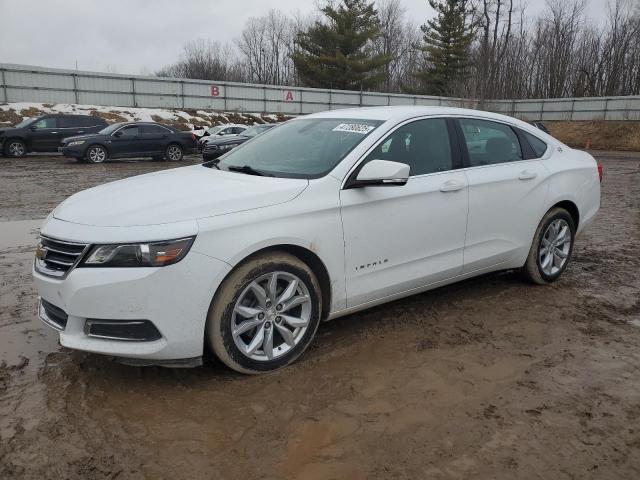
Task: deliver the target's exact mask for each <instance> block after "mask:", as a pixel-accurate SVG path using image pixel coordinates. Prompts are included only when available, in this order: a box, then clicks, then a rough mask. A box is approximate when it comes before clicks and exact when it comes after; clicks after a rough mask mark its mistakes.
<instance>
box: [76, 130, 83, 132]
mask: <svg viewBox="0 0 640 480" xmlns="http://www.w3.org/2000/svg"><path fill="white" fill-rule="evenodd" d="M76 133H84V130H78V131H77V132H76Z"/></svg>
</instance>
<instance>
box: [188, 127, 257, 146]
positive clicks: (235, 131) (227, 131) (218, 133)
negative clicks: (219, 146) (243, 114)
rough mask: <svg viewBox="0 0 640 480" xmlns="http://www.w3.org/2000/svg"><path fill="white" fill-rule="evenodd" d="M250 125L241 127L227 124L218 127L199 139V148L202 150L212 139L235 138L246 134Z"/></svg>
mask: <svg viewBox="0 0 640 480" xmlns="http://www.w3.org/2000/svg"><path fill="white" fill-rule="evenodd" d="M247 128H249V126H248V125H240V124H236V123H226V124H224V125H216V126H215V127H211V128H209V129H208V130H205V131H204V134H203V135H202V136H201V137H200V138H199V139H198V147H199V148H200V149H202V148H203V147H204V144H205V143H206V142H208V141H209V140H211V139H214V138H219V137H235V136H236V135H240V134H241V133H242V132H244V131H245V130H246V129H247Z"/></svg>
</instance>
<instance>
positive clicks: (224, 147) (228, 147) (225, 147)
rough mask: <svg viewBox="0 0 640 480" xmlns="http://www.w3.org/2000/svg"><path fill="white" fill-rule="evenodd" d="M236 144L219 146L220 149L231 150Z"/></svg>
mask: <svg viewBox="0 0 640 480" xmlns="http://www.w3.org/2000/svg"><path fill="white" fill-rule="evenodd" d="M233 147H235V145H220V146H219V147H218V148H219V149H220V150H231V149H232V148H233Z"/></svg>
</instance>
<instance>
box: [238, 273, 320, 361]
mask: <svg viewBox="0 0 640 480" xmlns="http://www.w3.org/2000/svg"><path fill="white" fill-rule="evenodd" d="M311 314H312V303H311V296H310V295H309V288H308V287H307V286H306V285H305V284H304V282H303V281H302V280H300V278H298V277H297V276H296V275H294V274H292V273H289V272H283V271H279V272H271V273H268V274H265V275H262V276H260V277H258V278H257V279H255V280H254V281H252V282H251V283H250V284H249V285H248V286H247V287H246V288H245V289H244V290H243V291H242V293H241V294H240V296H239V297H238V300H237V301H236V303H235V305H234V309H233V314H232V317H231V334H232V337H233V341H234V343H235V344H236V346H237V347H238V349H239V350H240V352H242V354H243V355H245V356H246V357H249V358H251V359H253V360H257V361H263V362H264V361H270V360H273V359H276V358H278V357H281V356H282V355H285V354H286V353H287V352H289V351H290V350H291V349H293V348H295V347H296V345H298V344H299V343H300V341H301V340H302V338H303V336H304V334H305V332H306V330H307V327H308V326H309V322H310V320H311Z"/></svg>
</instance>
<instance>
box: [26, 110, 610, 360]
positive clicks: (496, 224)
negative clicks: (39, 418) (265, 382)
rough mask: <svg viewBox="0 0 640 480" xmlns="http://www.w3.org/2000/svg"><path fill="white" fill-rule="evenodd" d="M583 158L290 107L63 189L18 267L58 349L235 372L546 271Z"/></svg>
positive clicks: (505, 136) (542, 138) (588, 173)
mask: <svg viewBox="0 0 640 480" xmlns="http://www.w3.org/2000/svg"><path fill="white" fill-rule="evenodd" d="M600 175H601V170H600V167H599V166H598V165H597V163H596V161H595V160H594V159H593V158H592V157H591V156H590V155H589V154H588V153H585V152H582V151H578V150H573V149H571V148H569V147H567V146H566V145H564V144H562V143H560V142H559V141H558V140H556V139H554V138H552V137H551V136H549V135H547V134H545V133H543V132H542V131H540V130H538V129H536V128H535V127H533V126H531V125H529V124H527V123H524V122H521V121H518V120H515V119H513V118H510V117H505V116H502V115H496V114H491V113H485V112H480V111H474V110H461V109H454V108H435V107H376V108H362V109H351V110H342V111H330V112H324V113H318V114H314V115H309V116H305V117H300V118H297V119H294V120H291V121H290V122H287V123H286V124H284V125H282V126H279V127H277V128H274V129H273V130H271V131H269V132H267V133H265V134H264V135H260V136H258V137H256V138H255V139H252V140H250V141H248V142H246V143H245V144H243V145H242V146H240V147H238V148H237V149H234V150H232V151H231V152H230V153H228V154H227V155H225V156H223V157H221V158H220V159H217V160H214V161H211V162H208V163H205V164H202V165H195V166H189V167H184V168H178V169H173V170H165V171H161V172H156V173H151V174H147V175H142V176H139V177H135V178H129V179H126V180H120V181H117V182H113V183H109V184H106V185H102V186H98V187H95V188H91V189H89V190H85V191H83V192H80V193H77V194H75V195H73V196H72V197H70V198H69V199H67V200H66V201H64V202H63V203H62V204H60V205H59V206H58V207H57V208H56V209H55V210H54V211H53V212H52V213H51V214H50V215H49V217H48V218H47V219H46V221H45V222H44V225H43V226H42V231H41V235H42V238H41V242H40V244H39V246H38V249H37V252H36V260H35V265H34V277H35V282H36V285H37V289H38V291H39V293H40V296H41V302H40V307H39V316H40V318H41V319H42V320H43V321H44V322H45V323H46V324H48V325H49V326H51V327H53V328H55V329H56V330H58V331H59V334H60V342H61V343H62V345H64V346H66V347H69V348H75V349H79V350H86V351H90V352H96V353H101V354H107V355H111V356H116V357H121V358H122V359H123V361H126V362H129V363H137V364H164V365H197V364H199V363H200V361H201V360H200V359H201V358H202V355H203V352H204V350H205V348H210V349H211V350H212V351H213V352H214V353H215V355H216V356H217V357H218V358H219V359H220V360H221V361H223V362H224V363H225V364H227V365H228V366H229V367H231V368H233V369H235V370H237V371H239V372H244V373H259V372H265V371H270V370H274V369H276V368H279V367H282V366H284V365H287V364H289V363H291V362H292V361H294V360H295V359H296V358H297V357H298V356H300V354H302V352H303V351H304V350H305V349H306V348H307V347H308V346H309V344H310V343H311V341H312V339H313V337H314V335H315V333H316V330H317V328H318V325H319V324H320V322H321V321H323V320H327V319H332V318H336V317H339V316H342V315H347V314H349V313H352V312H355V311H358V310H362V309H366V308H369V307H371V306H373V305H378V304H381V303H384V302H388V301H390V300H394V299H397V298H400V297H405V296H408V295H413V294H416V293H419V292H424V291H425V290H429V289H432V288H435V287H439V286H441V285H445V284H450V283H454V282H458V281H460V280H463V279H465V278H469V277H473V276H476V275H481V274H485V273H487V272H493V271H498V270H519V271H521V272H522V273H523V274H524V275H525V276H526V277H527V278H528V279H530V280H531V281H532V282H534V283H537V284H548V283H551V282H554V281H555V280H557V279H558V277H560V275H561V274H562V272H563V271H564V270H565V269H566V268H567V265H568V263H569V261H570V258H571V252H572V249H573V246H574V242H575V239H576V236H577V235H578V234H580V233H581V232H582V231H583V230H584V228H585V227H586V226H587V225H588V224H589V223H590V222H591V221H592V220H593V218H594V216H595V215H596V212H597V211H598V208H599V206H600V178H599V177H600Z"/></svg>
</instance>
